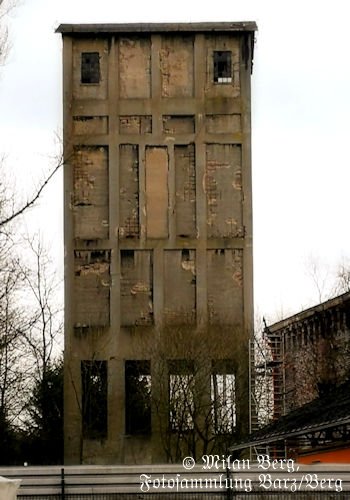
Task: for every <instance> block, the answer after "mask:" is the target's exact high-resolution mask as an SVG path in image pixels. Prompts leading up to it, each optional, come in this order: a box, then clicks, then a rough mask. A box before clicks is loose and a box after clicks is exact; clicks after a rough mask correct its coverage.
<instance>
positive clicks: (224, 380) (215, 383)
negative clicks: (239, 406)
mask: <svg viewBox="0 0 350 500" xmlns="http://www.w3.org/2000/svg"><path fill="white" fill-rule="evenodd" d="M211 402H212V418H213V424H214V430H215V433H216V434H231V433H232V432H234V431H235V427H236V377H235V373H234V369H233V366H232V363H231V362H230V361H228V360H224V361H221V362H213V369H212V375H211Z"/></svg>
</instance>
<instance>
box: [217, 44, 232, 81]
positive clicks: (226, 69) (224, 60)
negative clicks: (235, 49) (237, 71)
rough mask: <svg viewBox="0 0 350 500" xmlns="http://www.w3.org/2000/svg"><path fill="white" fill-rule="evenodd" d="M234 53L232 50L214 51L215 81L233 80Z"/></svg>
mask: <svg viewBox="0 0 350 500" xmlns="http://www.w3.org/2000/svg"><path fill="white" fill-rule="evenodd" d="M231 56H232V53H231V51H230V50H220V51H219V50H217V51H215V52H214V82H215V83H231V82H232V64H231Z"/></svg>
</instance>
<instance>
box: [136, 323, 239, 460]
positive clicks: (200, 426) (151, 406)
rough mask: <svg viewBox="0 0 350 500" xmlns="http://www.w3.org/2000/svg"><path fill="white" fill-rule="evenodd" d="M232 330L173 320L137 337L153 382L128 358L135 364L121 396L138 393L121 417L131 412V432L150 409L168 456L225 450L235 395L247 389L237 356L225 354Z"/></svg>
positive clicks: (232, 429) (231, 434) (233, 427)
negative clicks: (155, 335)
mask: <svg viewBox="0 0 350 500" xmlns="http://www.w3.org/2000/svg"><path fill="white" fill-rule="evenodd" d="M167 328H169V329H170V331H169V332H167V331H166V330H167ZM219 329H220V332H219V331H218V330H219ZM236 330H237V328H235V327H234V326H221V327H220V328H214V327H209V326H207V327H205V328H204V327H201V328H196V327H195V326H194V325H186V324H183V325H176V326H175V325H172V326H169V327H165V328H163V329H162V332H158V338H157V339H155V338H153V339H151V340H150V341H149V342H147V340H145V341H144V342H143V343H142V341H141V343H142V353H143V355H144V356H145V357H147V358H148V359H149V360H151V363H152V387H150V384H151V377H150V375H151V373H150V372H149V371H148V370H149V369H148V370H147V369H145V366H144V365H145V363H146V362H145V361H142V362H130V363H139V365H140V366H139V368H140V369H139V370H138V367H135V368H134V370H133V371H131V374H130V375H131V377H132V383H129V376H128V374H127V380H126V388H127V393H126V400H127V401H128V399H129V394H128V392H129V393H130V394H131V393H134V394H135V393H136V394H138V395H139V397H138V400H139V401H138V404H137V405H135V404H133V405H130V406H131V407H130V408H129V413H128V414H127V417H126V419H127V420H129V418H130V417H131V415H133V416H132V417H131V418H132V422H133V429H130V431H132V432H131V433H134V434H135V433H137V432H138V430H139V429H144V428H145V424H146V423H147V422H148V421H150V416H151V412H152V422H153V423H152V428H153V431H154V432H155V435H156V436H158V438H157V439H158V440H159V442H160V444H161V447H162V449H163V451H164V453H165V456H166V458H167V460H168V461H170V462H178V461H179V460H180V459H181V458H183V457H184V456H186V455H188V454H190V455H191V456H193V457H194V458H196V457H199V456H201V455H203V454H208V453H213V452H215V453H225V452H227V448H228V446H229V444H230V443H232V441H233V440H234V439H235V437H236V436H237V435H238V430H237V411H238V408H237V400H238V399H239V397H241V398H242V399H243V398H244V397H247V394H243V389H242V388H241V387H240V386H239V383H240V376H239V363H237V359H236V360H235V361H234V360H233V359H231V358H230V359H228V352H231V351H228V349H227V345H228V343H229V340H227V339H230V338H234V337H235V333H236ZM222 339H226V341H222ZM232 352H234V351H232ZM127 371H128V370H127ZM128 388H129V390H128ZM141 395H143V396H142V397H141ZM140 398H141V402H140ZM126 407H127V408H126V410H127V412H128V404H127V405H126ZM129 416H130V417H129Z"/></svg>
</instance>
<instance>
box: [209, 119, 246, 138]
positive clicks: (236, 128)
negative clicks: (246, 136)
mask: <svg viewBox="0 0 350 500" xmlns="http://www.w3.org/2000/svg"><path fill="white" fill-rule="evenodd" d="M206 130H207V132H208V133H209V134H235V133H238V132H241V131H242V126H241V115H239V114H233V115H207V116H206Z"/></svg>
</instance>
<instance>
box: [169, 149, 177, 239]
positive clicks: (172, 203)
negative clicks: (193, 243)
mask: <svg viewBox="0 0 350 500" xmlns="http://www.w3.org/2000/svg"><path fill="white" fill-rule="evenodd" d="M168 167H169V174H168V196H169V204H168V206H169V208H168V229H169V242H170V243H171V244H173V245H174V246H175V241H176V217H175V207H176V200H175V196H176V195H175V191H176V182H175V158H174V144H169V146H168Z"/></svg>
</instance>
